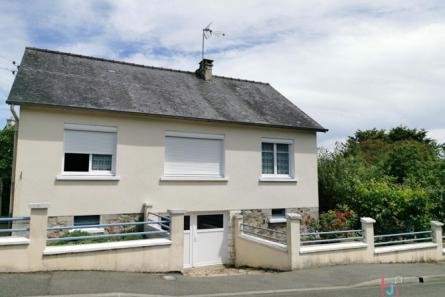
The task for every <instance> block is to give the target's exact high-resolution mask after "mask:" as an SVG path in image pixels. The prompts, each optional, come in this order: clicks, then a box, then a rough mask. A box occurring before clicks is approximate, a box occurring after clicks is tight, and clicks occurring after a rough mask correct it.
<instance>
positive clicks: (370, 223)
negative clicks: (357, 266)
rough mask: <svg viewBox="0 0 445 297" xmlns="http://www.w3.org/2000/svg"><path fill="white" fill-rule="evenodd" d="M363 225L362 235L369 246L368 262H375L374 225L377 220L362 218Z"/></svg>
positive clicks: (367, 249)
mask: <svg viewBox="0 0 445 297" xmlns="http://www.w3.org/2000/svg"><path fill="white" fill-rule="evenodd" d="M360 222H361V223H362V234H363V238H364V241H365V243H366V244H367V245H368V246H367V247H366V261H367V262H373V261H374V223H375V220H374V219H372V218H367V217H363V218H360Z"/></svg>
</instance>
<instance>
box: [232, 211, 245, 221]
mask: <svg viewBox="0 0 445 297" xmlns="http://www.w3.org/2000/svg"><path fill="white" fill-rule="evenodd" d="M233 217H234V218H236V219H237V220H240V221H242V220H243V215H242V214H240V213H237V214H235V215H234V216H233Z"/></svg>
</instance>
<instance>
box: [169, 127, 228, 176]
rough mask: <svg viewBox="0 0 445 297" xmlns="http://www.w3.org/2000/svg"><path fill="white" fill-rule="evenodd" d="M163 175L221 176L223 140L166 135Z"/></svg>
mask: <svg viewBox="0 0 445 297" xmlns="http://www.w3.org/2000/svg"><path fill="white" fill-rule="evenodd" d="M164 175H165V176H213V177H222V176H223V140H222V139H203V138H187V137H175V136H166V138H165V165H164Z"/></svg>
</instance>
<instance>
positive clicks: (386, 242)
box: [374, 237, 433, 246]
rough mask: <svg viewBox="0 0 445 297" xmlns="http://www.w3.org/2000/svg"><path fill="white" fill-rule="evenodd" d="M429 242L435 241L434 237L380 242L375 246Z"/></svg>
mask: <svg viewBox="0 0 445 297" xmlns="http://www.w3.org/2000/svg"><path fill="white" fill-rule="evenodd" d="M429 240H433V238H432V237H424V238H411V239H403V240H394V241H380V242H375V243H374V245H375V246H379V245H386V244H395V243H400V242H416V241H429Z"/></svg>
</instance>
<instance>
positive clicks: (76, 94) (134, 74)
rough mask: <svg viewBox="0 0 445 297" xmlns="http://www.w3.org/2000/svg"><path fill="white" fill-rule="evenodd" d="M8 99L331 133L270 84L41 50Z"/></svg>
mask: <svg viewBox="0 0 445 297" xmlns="http://www.w3.org/2000/svg"><path fill="white" fill-rule="evenodd" d="M6 102H7V103H8V104H17V105H43V106H54V107H63V108H77V109H88V110H98V111H118V112H127V113H136V114H145V115H154V116H164V117H175V118H184V119H196V120H206V121H219V122H231V123H240V124H252V125H261V126H271V127H283V128H298V129H309V130H316V131H327V130H326V129H325V128H323V127H322V126H321V125H320V124H318V123H317V122H316V121H314V120H313V119H312V118H310V117H309V116H308V115H306V114H305V113H304V112H303V111H302V110H300V109H299V108H298V107H296V106H295V105H294V104H292V103H291V102H290V101H289V100H287V99H286V98H285V97H284V96H283V95H281V94H280V93H278V92H277V91H276V90H275V89H274V88H272V87H271V86H270V85H269V84H266V83H260V82H254V81H247V80H241V79H233V78H227V77H222V76H214V77H213V79H212V80H210V81H205V80H203V79H200V78H198V77H197V76H196V75H195V73H194V72H188V71H179V70H171V69H164V68H157V67H150V66H143V65H136V64H132V63H126V62H119V61H112V60H106V59H100V58H94V57H87V56H80V55H74V54H69V53H62V52H56V51H49V50H43V49H37V48H26V50H25V54H24V56H23V59H22V63H21V66H20V69H19V71H18V73H17V76H16V78H15V81H14V84H13V86H12V89H11V92H10V94H9V97H8V99H7V101H6Z"/></svg>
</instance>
